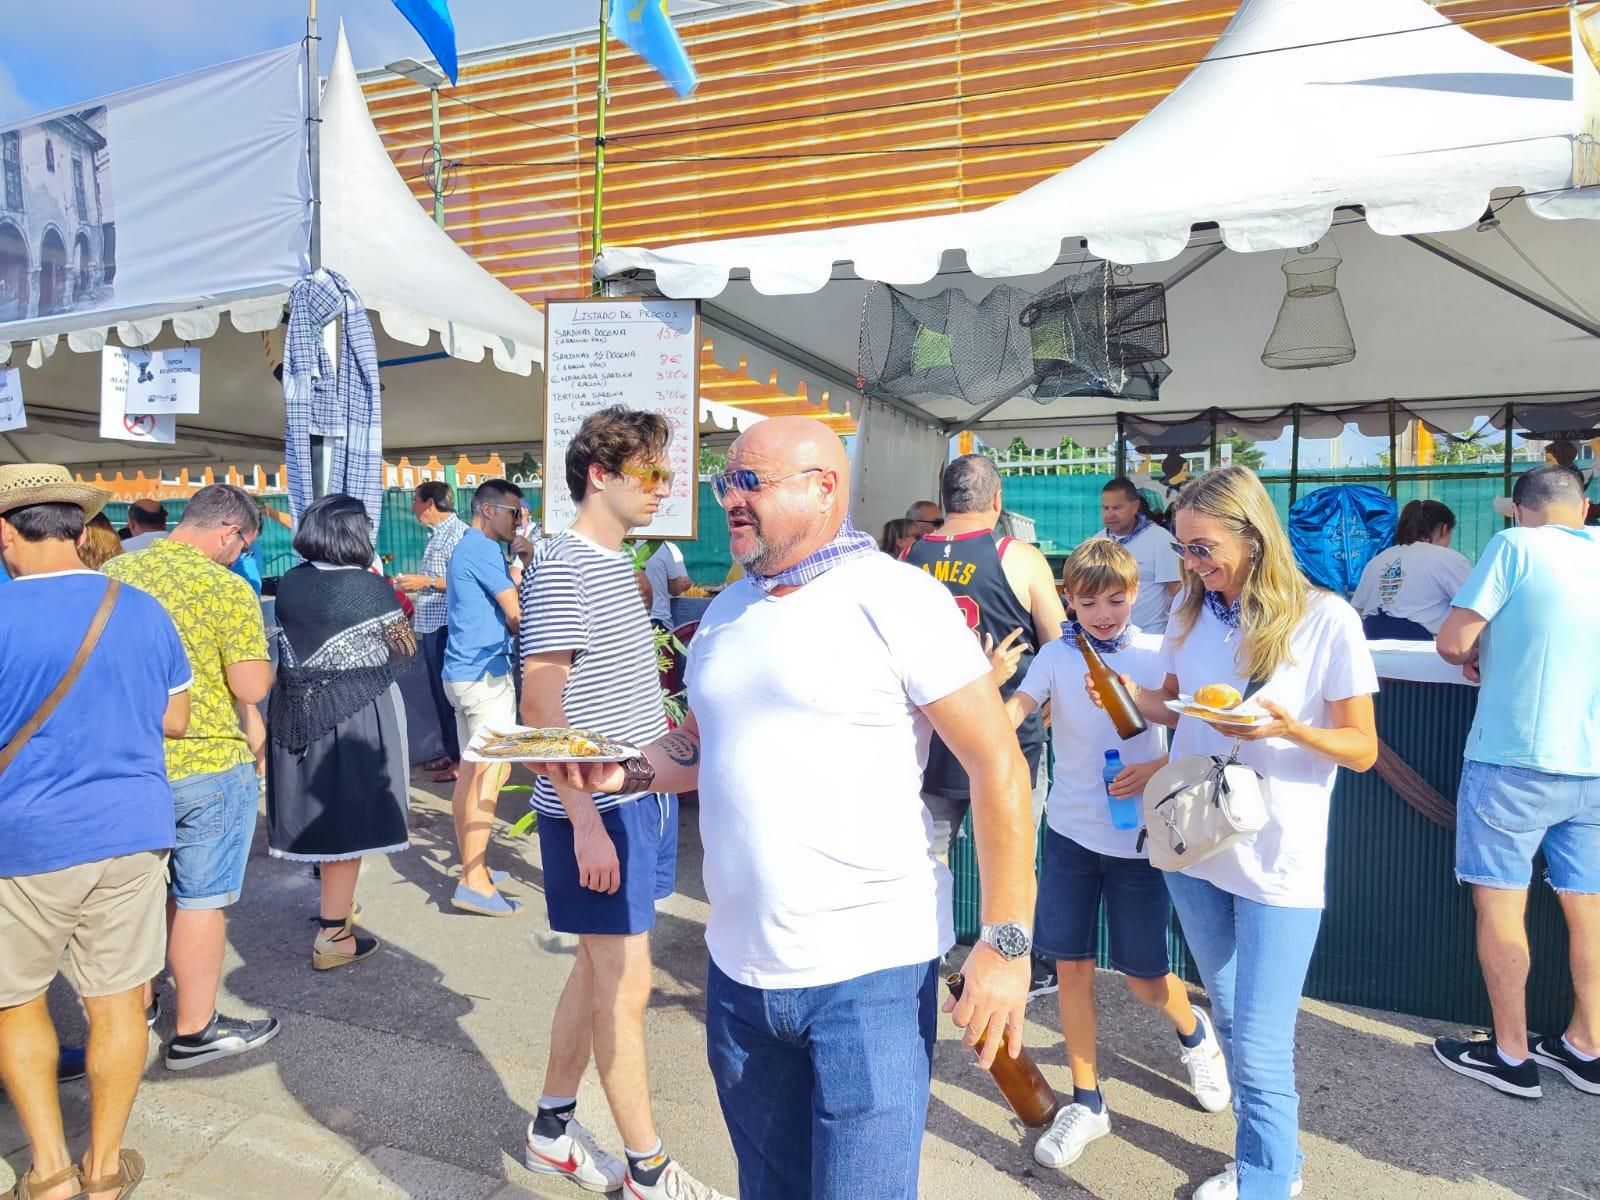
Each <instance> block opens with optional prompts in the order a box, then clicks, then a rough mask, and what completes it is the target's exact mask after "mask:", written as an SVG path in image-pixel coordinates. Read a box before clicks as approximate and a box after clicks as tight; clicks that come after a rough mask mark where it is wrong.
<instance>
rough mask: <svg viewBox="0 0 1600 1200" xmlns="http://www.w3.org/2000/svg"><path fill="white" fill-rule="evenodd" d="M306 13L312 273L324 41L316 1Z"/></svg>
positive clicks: (316, 256)
mask: <svg viewBox="0 0 1600 1200" xmlns="http://www.w3.org/2000/svg"><path fill="white" fill-rule="evenodd" d="M310 3H311V7H310V8H309V9H307V11H306V163H307V166H308V167H309V168H310V174H311V238H310V242H309V244H308V246H307V257H308V258H309V260H310V265H311V270H313V271H317V270H321V268H322V86H321V84H322V75H321V70H322V38H321V37H320V36H319V35H318V33H317V0H310Z"/></svg>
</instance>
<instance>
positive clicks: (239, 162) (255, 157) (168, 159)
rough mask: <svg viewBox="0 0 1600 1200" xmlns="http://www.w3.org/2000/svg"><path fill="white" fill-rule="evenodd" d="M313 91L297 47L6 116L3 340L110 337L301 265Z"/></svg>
mask: <svg viewBox="0 0 1600 1200" xmlns="http://www.w3.org/2000/svg"><path fill="white" fill-rule="evenodd" d="M305 97H306V84H305V73H304V59H303V56H302V54H301V50H300V47H299V46H286V47H283V48H282V49H279V50H274V51H270V52H268V53H266V54H259V55H255V56H254V57H251V58H246V59H241V60H239V61H238V62H232V63H226V64H223V65H221V66H217V67H210V68H207V69H205V70H202V71H196V72H192V73H190V74H188V75H182V76H178V77H177V78H174V79H169V80H165V81H163V82H161V83H155V84H150V85H147V86H145V87H140V88H134V89H131V90H129V91H125V92H119V93H117V94H116V95H113V96H108V97H105V98H102V99H99V100H94V101H90V102H88V103H84V104H78V105H74V106H73V107H71V108H68V109H62V110H58V111H55V112H51V113H45V114H43V115H41V116H37V117H33V118H30V119H28V120H26V121H23V122H21V123H19V124H16V125H12V126H9V127H4V128H0V342H7V341H19V342H20V341H24V340H25V339H28V338H32V337H47V336H50V335H60V334H62V333H65V334H68V335H69V336H71V335H74V334H77V335H79V336H80V337H81V336H84V335H86V334H87V335H90V336H98V333H91V331H100V330H106V329H109V328H111V327H112V326H115V325H117V324H120V323H123V322H137V321H140V320H141V319H144V318H147V317H150V316H153V315H156V314H166V313H170V312H171V311H172V310H173V308H174V305H175V303H180V302H182V301H183V300H185V299H187V298H190V297H193V296H196V295H206V296H210V297H212V298H214V299H216V300H222V299H228V298H240V297H248V296H250V295H253V294H260V293H262V292H265V291H270V290H272V289H273V288H274V287H275V286H278V285H279V284H280V283H281V280H282V279H283V278H285V277H286V276H287V277H290V278H293V277H294V275H295V274H297V273H298V272H299V270H301V269H302V268H303V264H304V261H305V247H306V244H307V240H308V236H309V228H310V191H311V189H310V183H309V170H308V167H307V163H306V156H305V112H306V99H305ZM113 197H114V198H115V201H113Z"/></svg>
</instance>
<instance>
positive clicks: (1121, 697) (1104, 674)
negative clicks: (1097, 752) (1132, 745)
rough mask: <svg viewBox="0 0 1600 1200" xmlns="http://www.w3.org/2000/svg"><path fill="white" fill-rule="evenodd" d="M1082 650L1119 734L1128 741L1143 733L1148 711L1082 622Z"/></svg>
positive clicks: (1107, 712)
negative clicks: (1097, 647)
mask: <svg viewBox="0 0 1600 1200" xmlns="http://www.w3.org/2000/svg"><path fill="white" fill-rule="evenodd" d="M1078 650H1079V651H1080V652H1081V653H1082V654H1083V661H1084V665H1085V666H1087V667H1088V668H1089V678H1090V679H1092V680H1093V681H1094V690H1095V691H1097V692H1099V693H1100V704H1101V706H1102V707H1104V708H1105V710H1106V716H1108V717H1110V718H1111V724H1112V726H1113V727H1114V728H1115V729H1116V731H1117V736H1118V737H1120V738H1121V739H1122V740H1123V741H1127V740H1128V739H1129V738H1131V737H1137V736H1138V735H1139V734H1141V733H1143V732H1144V731H1145V730H1146V729H1147V728H1148V726H1147V725H1146V724H1145V721H1144V714H1143V713H1141V712H1140V711H1139V706H1138V705H1137V704H1135V703H1134V702H1133V697H1132V696H1130V695H1128V689H1127V688H1126V687H1125V686H1123V683H1122V680H1120V679H1118V678H1117V673H1116V672H1115V671H1113V670H1112V669H1111V668H1110V667H1108V666H1107V665H1106V660H1105V659H1103V658H1101V657H1100V654H1099V652H1098V651H1097V650H1096V649H1095V648H1094V646H1093V645H1092V644H1090V642H1089V635H1088V633H1087V632H1085V630H1084V628H1083V626H1082V625H1081V624H1080V625H1079V626H1078Z"/></svg>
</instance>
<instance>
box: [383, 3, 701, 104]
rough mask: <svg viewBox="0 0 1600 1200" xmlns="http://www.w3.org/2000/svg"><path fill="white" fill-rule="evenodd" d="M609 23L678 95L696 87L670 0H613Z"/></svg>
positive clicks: (625, 43) (623, 40) (683, 94)
mask: <svg viewBox="0 0 1600 1200" xmlns="http://www.w3.org/2000/svg"><path fill="white" fill-rule="evenodd" d="M399 2H400V0H395V3H397V4H398V3H399ZM439 3H443V0H439ZM608 23H609V25H610V28H611V31H612V32H613V33H615V34H616V35H617V37H618V38H620V39H621V40H622V43H623V45H625V46H627V47H628V49H630V50H632V51H633V52H634V53H635V54H637V55H638V56H639V57H640V58H642V59H644V60H645V61H646V62H647V63H649V64H650V65H651V66H652V67H654V68H655V69H656V70H657V71H658V72H660V74H661V78H663V79H665V80H666V81H667V82H668V83H669V84H671V85H672V90H673V91H675V92H677V93H678V95H680V96H687V95H688V94H689V93H690V92H692V91H694V85H695V84H696V83H698V82H699V80H698V79H697V78H696V77H695V73H694V64H693V63H691V62H690V61H689V53H688V51H686V50H685V49H684V48H683V43H682V42H680V41H679V40H678V31H677V30H676V29H674V28H673V27H672V18H671V17H669V16H668V15H667V0H611V16H610V17H609V18H608Z"/></svg>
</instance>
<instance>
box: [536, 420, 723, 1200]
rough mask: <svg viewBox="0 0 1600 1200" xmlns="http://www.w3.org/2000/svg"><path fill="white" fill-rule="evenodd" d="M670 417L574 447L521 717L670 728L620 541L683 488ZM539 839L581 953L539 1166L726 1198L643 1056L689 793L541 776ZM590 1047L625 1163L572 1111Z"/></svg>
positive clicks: (551, 896)
mask: <svg viewBox="0 0 1600 1200" xmlns="http://www.w3.org/2000/svg"><path fill="white" fill-rule="evenodd" d="M670 438H671V428H670V427H669V426H668V425H667V422H666V421H665V420H664V419H662V418H661V417H660V416H657V415H656V414H654V413H645V412H636V411H633V410H630V409H626V408H607V409H602V410H601V411H599V412H597V413H594V414H592V415H591V416H590V417H589V418H588V419H587V420H586V421H585V422H584V423H583V426H582V428H581V429H579V431H578V435H577V437H575V438H574V439H573V440H572V443H571V445H570V446H569V447H568V448H567V460H566V469H567V487H568V488H569V490H570V491H571V492H572V498H573V499H574V500H575V501H577V504H578V515H577V517H576V518H575V519H574V520H573V522H572V524H571V525H570V526H568V528H567V529H566V531H565V532H563V533H560V534H558V535H556V536H555V537H553V538H550V539H549V540H547V541H545V542H544V543H542V544H541V545H540V547H539V550H538V552H537V553H536V554H535V556H534V559H533V561H532V563H530V564H529V566H528V570H527V571H526V573H525V575H524V578H523V582H522V592H521V599H522V614H523V615H522V626H521V633H520V642H521V647H520V649H521V657H522V670H523V683H522V720H523V723H524V724H526V725H534V726H573V727H577V728H580V729H593V730H595V731H597V732H600V733H603V734H606V735H607V736H610V737H615V738H618V739H620V740H622V741H626V742H631V743H632V744H634V745H636V746H645V745H648V744H649V743H651V742H654V741H656V740H658V739H659V738H661V737H663V736H664V735H665V734H666V732H667V720H666V712H665V709H664V707H663V704H662V695H661V683H660V677H659V675H658V674H657V671H656V656H655V643H654V638H653V637H652V633H651V627H650V619H649V614H648V613H647V612H646V610H645V606H644V604H643V603H642V602H641V600H640V595H639V589H638V586H637V584H636V582H635V578H634V576H635V571H634V566H633V560H632V558H631V557H630V556H629V555H628V554H627V552H626V551H624V550H623V548H622V544H623V540H624V539H625V538H626V537H627V536H628V534H629V533H630V532H631V531H632V530H634V529H638V528H641V527H643V526H645V525H648V524H649V523H650V521H651V519H652V518H653V517H654V516H655V513H656V510H657V509H658V508H660V506H661V501H662V499H663V498H664V497H665V496H667V495H670V494H671V491H672V471H671V470H670V469H669V468H668V466H667V443H668V441H669V440H670ZM533 802H534V807H535V808H537V809H538V811H539V853H540V859H541V861H542V864H543V867H544V891H545V902H546V904H547V906H548V908H549V912H550V927H551V928H552V929H555V930H559V931H560V932H563V933H572V934H576V935H577V936H578V953H577V958H576V961H575V962H574V964H573V968H572V974H571V975H570V976H568V978H567V984H566V987H565V989H564V990H563V991H562V993H561V1000H560V1003H559V1004H558V1005H557V1006H556V1015H555V1021H554V1024H553V1027H552V1029H551V1032H550V1061H549V1065H548V1067H547V1069H546V1073H545V1086H544V1095H542V1096H541V1097H540V1099H539V1110H538V1113H537V1115H536V1116H535V1118H534V1120H533V1122H532V1123H531V1124H530V1125H529V1126H528V1134H527V1141H526V1161H527V1164H528V1166H529V1168H530V1169H532V1170H535V1171H540V1172H544V1173H547V1174H555V1175H565V1176H567V1177H568V1178H570V1179H572V1180H573V1181H574V1182H576V1183H578V1184H579V1186H581V1187H584V1188H587V1189H589V1190H591V1191H610V1190H613V1189H616V1188H622V1189H623V1190H624V1194H625V1195H626V1196H627V1197H628V1198H629V1200H666V1198H667V1197H672V1200H680V1198H681V1200H719V1198H720V1193H718V1192H717V1191H715V1190H714V1189H712V1188H710V1187H708V1186H706V1185H705V1184H703V1183H701V1182H700V1181H699V1180H697V1179H695V1178H693V1177H692V1176H690V1175H689V1174H688V1173H687V1172H686V1171H684V1170H683V1169H682V1168H681V1167H679V1166H678V1165H677V1164H676V1163H675V1162H673V1161H672V1159H670V1158H669V1157H668V1156H667V1154H666V1151H665V1149H664V1148H663V1146H662V1143H661V1139H660V1138H659V1137H658V1136H657V1135H656V1128H655V1122H654V1120H653V1119H652V1117H651V1112H650V1091H649V1080H648V1075H647V1071H646V1065H645V1048H644V1015H645V1008H646V1006H647V1005H648V1003H649V1000H650V930H651V929H652V928H653V927H654V925H655V906H656V901H658V900H661V899H664V898H665V897H666V896H668V895H670V894H671V893H672V890H673V883H674V875H675V872H676V868H677V854H678V807H677V805H678V801H677V797H676V796H673V795H669V794H666V793H661V792H656V791H639V790H628V789H624V790H623V791H622V792H621V793H619V794H616V795H590V794H589V793H586V792H575V791H572V790H570V789H568V788H564V787H556V786H554V785H553V784H552V783H551V782H550V780H549V779H547V778H544V777H540V778H539V780H538V781H537V784H536V785H535V790H534V801H533ZM591 1047H592V1049H593V1053H594V1058H595V1065H596V1066H597V1068H598V1069H599V1072H600V1083H601V1086H602V1087H603V1088H604V1089H605V1093H606V1100H607V1102H608V1103H609V1104H610V1106H611V1114H612V1116H613V1118H615V1120H616V1123H617V1130H618V1132H619V1133H621V1135H622V1139H623V1149H624V1150H625V1151H626V1153H627V1163H626V1164H624V1163H622V1162H621V1161H619V1160H618V1159H617V1158H615V1157H613V1156H612V1155H610V1154H607V1153H606V1152H605V1151H603V1150H601V1149H600V1148H599V1147H598V1146H597V1145H596V1144H595V1140H594V1136H593V1135H592V1134H591V1133H590V1132H589V1131H588V1130H587V1129H586V1128H584V1126H583V1125H581V1124H580V1123H579V1122H578V1121H577V1119H576V1118H575V1116H574V1115H573V1114H574V1111H575V1109H576V1107H577V1094H578V1083H579V1081H580V1080H581V1079H582V1077H583V1072H584V1069H585V1068H586V1067H587V1066H588V1063H589V1055H590V1051H591Z"/></svg>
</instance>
